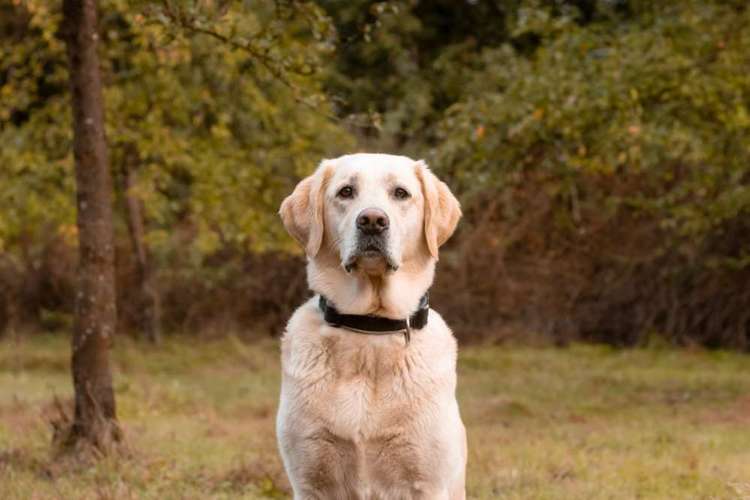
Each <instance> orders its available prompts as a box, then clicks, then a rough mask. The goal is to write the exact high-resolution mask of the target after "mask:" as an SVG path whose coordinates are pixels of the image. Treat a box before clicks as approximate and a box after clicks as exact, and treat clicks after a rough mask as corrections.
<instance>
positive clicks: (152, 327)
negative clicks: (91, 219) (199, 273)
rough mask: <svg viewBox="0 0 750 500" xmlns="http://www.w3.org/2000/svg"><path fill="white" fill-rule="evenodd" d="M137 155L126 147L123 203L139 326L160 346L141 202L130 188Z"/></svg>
mask: <svg viewBox="0 0 750 500" xmlns="http://www.w3.org/2000/svg"><path fill="white" fill-rule="evenodd" d="M137 162H138V152H137V151H136V150H135V149H134V146H129V147H127V148H126V151H125V155H124V158H123V175H122V179H123V181H122V191H123V199H124V200H125V212H126V219H127V222H128V233H129V234H130V242H131V244H132V245H133V251H134V253H135V257H136V265H137V268H138V269H137V276H136V277H137V280H138V292H137V294H138V296H137V298H136V303H137V305H138V311H137V314H138V315H139V316H138V327H139V329H140V330H141V331H142V332H143V333H145V334H146V338H147V339H148V340H150V341H151V342H153V343H154V344H159V343H161V300H160V297H159V292H158V290H157V289H156V284H155V283H154V272H153V268H152V266H151V256H150V255H149V251H148V246H147V245H146V242H145V240H144V238H143V233H144V229H143V227H144V220H143V203H141V200H140V199H139V198H138V196H136V195H135V193H134V192H133V189H134V187H135V185H136V184H137V175H138V173H137V168H138V167H137Z"/></svg>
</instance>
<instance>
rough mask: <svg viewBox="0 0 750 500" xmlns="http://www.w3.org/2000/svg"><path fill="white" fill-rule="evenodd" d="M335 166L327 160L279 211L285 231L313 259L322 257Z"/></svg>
mask: <svg viewBox="0 0 750 500" xmlns="http://www.w3.org/2000/svg"><path fill="white" fill-rule="evenodd" d="M331 166H332V164H331V162H330V161H329V160H323V161H322V162H321V164H320V166H319V167H318V169H317V170H316V171H315V172H314V173H313V174H312V175H310V176H309V177H306V178H304V179H302V180H301V181H300V183H299V184H297V187H295V188H294V191H293V192H292V194H290V195H289V196H287V197H286V198H285V199H284V201H283V202H282V203H281V208H280V209H279V214H280V215H281V220H282V221H283V222H284V227H285V228H286V230H287V231H288V232H289V234H291V235H292V236H293V237H294V239H296V240H297V241H299V242H300V244H301V245H302V246H303V247H304V248H305V252H306V253H307V255H308V256H310V257H315V256H316V255H317V254H318V251H320V246H321V245H322V243H323V233H324V232H325V226H324V222H323V221H324V217H323V200H324V194H325V186H326V184H327V182H328V178H329V177H330V174H331V171H332V168H331Z"/></svg>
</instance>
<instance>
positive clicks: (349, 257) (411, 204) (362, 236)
mask: <svg viewBox="0 0 750 500" xmlns="http://www.w3.org/2000/svg"><path fill="white" fill-rule="evenodd" d="M280 213H281V218H282V220H283V221H284V225H285V226H286V229H287V231H289V233H290V234H291V235H292V236H293V237H294V238H295V239H297V240H298V241H299V242H300V243H301V244H302V245H303V246H304V248H305V251H306V253H307V255H308V257H309V258H311V259H314V258H316V257H317V256H318V254H319V253H320V252H322V251H326V252H331V253H333V254H334V255H335V256H336V257H337V258H338V259H339V261H340V263H341V266H342V267H343V268H344V269H345V270H346V271H347V272H364V273H366V274H368V275H378V274H386V273H393V272H395V271H397V270H398V269H399V268H400V267H401V266H402V265H403V264H404V263H407V262H409V261H410V260H413V259H415V258H418V257H424V256H427V257H428V258H432V259H434V260H437V258H438V248H439V247H440V245H442V244H443V243H445V241H446V240H447V239H448V238H449V237H450V235H451V234H452V233H453V231H454V229H455V228H456V224H457V223H458V219H459V218H460V216H461V210H460V207H459V203H458V201H457V200H456V198H455V197H454V196H453V194H452V193H451V192H450V190H449V189H448V187H447V186H446V185H445V183H443V182H441V181H440V180H438V179H437V177H435V175H434V174H433V173H432V172H430V170H429V168H428V167H427V165H426V164H425V163H424V162H423V161H414V160H412V159H410V158H407V157H404V156H393V155H382V154H354V155H348V156H342V157H340V158H337V159H335V160H324V161H323V162H322V163H321V164H320V166H319V167H318V169H317V170H316V171H315V172H314V173H313V174H312V175H311V176H309V177H307V178H306V179H303V180H302V181H301V182H300V183H299V184H298V185H297V187H296V188H295V190H294V192H293V193H292V194H291V195H290V196H288V197H287V198H286V199H285V200H284V202H283V203H282V204H281V210H280Z"/></svg>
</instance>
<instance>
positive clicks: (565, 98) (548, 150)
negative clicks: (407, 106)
mask: <svg viewBox="0 0 750 500" xmlns="http://www.w3.org/2000/svg"><path fill="white" fill-rule="evenodd" d="M523 12H524V15H523V16H520V17H519V20H518V21H517V24H516V26H515V28H514V31H515V32H516V33H519V32H522V33H527V32H529V31H531V32H533V33H535V34H536V35H537V37H538V38H539V39H540V40H542V42H541V44H540V46H539V48H537V49H536V50H535V51H534V53H533V55H532V56H531V57H526V56H525V55H523V54H519V53H518V52H517V51H515V50H514V49H513V48H512V47H511V46H509V45H504V46H501V47H498V48H494V49H488V50H484V51H483V52H482V54H481V59H482V62H483V63H482V69H480V70H478V71H475V72H473V73H471V74H469V75H467V78H466V83H465V86H464V96H463V98H462V99H461V100H460V101H459V102H458V103H456V104H455V105H453V106H452V107H451V108H450V109H449V110H448V112H447V113H446V114H445V116H444V117H443V119H442V120H441V122H440V125H439V128H440V134H439V138H440V141H439V143H440V146H439V148H438V152H437V155H436V158H437V162H438V163H439V164H440V165H445V166H446V167H447V168H448V170H449V171H450V172H451V173H452V174H453V177H454V179H455V180H456V182H458V183H459V184H460V185H461V186H462V188H463V190H464V191H466V192H476V191H481V190H484V189H487V188H488V187H489V186H495V189H513V188H514V187H517V186H518V185H519V183H521V182H525V181H527V180H528V177H527V176H528V173H529V172H535V173H537V174H538V175H539V176H540V177H542V178H544V179H546V181H545V186H546V188H547V189H549V190H551V191H552V193H553V194H554V196H555V197H556V198H557V200H558V203H559V214H560V215H561V220H564V221H566V223H567V224H570V225H571V226H575V227H576V228H577V229H582V228H583V229H585V226H586V225H587V224H590V223H591V221H584V220H581V218H580V214H581V213H582V212H584V211H587V210H588V211H589V212H590V213H591V212H593V213H594V214H596V215H597V216H600V215H601V210H602V208H604V207H610V209H612V210H611V211H610V213H612V214H614V213H615V211H614V209H615V208H622V209H626V210H627V209H635V210H640V211H643V212H645V213H646V214H649V215H653V216H655V217H657V218H658V220H659V221H660V224H661V227H662V228H664V229H665V230H668V231H669V233H671V234H673V235H674V236H676V237H681V238H684V240H683V241H687V242H689V244H690V245H691V246H692V248H695V247H698V246H699V245H700V244H701V243H703V242H704V241H705V240H706V238H711V237H715V235H716V232H717V231H721V230H722V228H724V227H726V225H727V224H730V223H732V222H733V221H735V220H736V219H738V218H739V217H742V216H743V215H746V214H747V213H748V210H750V183H749V181H750V149H748V147H747V145H748V144H749V143H750V112H749V111H748V108H749V107H750V76H748V75H750V73H748V71H747V68H748V66H749V65H750V59H749V58H748V54H750V31H748V29H747V26H748V22H749V21H750V10H749V9H747V8H745V6H744V5H741V4H736V5H732V4H731V3H718V2H717V3H712V2H692V1H682V2H677V3H673V2H670V3H661V4H659V5H658V6H650V7H648V9H644V11H643V12H640V13H639V15H632V14H631V16H630V17H629V18H623V17H612V18H610V19H608V20H606V21H602V22H597V23H592V24H588V25H586V26H580V25H579V24H577V22H576V18H575V16H574V15H568V16H562V17H559V18H557V19H555V21H554V22H552V21H551V18H552V16H551V14H550V13H549V12H548V11H547V10H544V9H527V10H525V11H523ZM628 185H631V186H635V187H636V188H635V189H633V188H632V187H631V188H628V187H627V186H628ZM508 208H509V209H511V208H512V207H508ZM566 213H567V215H565V214H566ZM717 257H721V258H724V259H725V260H726V261H727V262H731V263H732V264H733V265H735V266H740V267H744V266H746V265H747V264H748V263H750V260H748V257H747V254H745V253H742V254H740V255H720V256H717Z"/></svg>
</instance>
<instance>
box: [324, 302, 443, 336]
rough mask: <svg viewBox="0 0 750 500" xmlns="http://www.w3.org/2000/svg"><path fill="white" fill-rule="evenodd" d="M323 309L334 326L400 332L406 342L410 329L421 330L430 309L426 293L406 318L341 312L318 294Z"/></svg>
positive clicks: (368, 332)
mask: <svg viewBox="0 0 750 500" xmlns="http://www.w3.org/2000/svg"><path fill="white" fill-rule="evenodd" d="M318 305H319V306H320V310H321V311H323V318H324V319H325V320H326V323H328V324H329V325H331V326H333V327H335V328H346V329H347V330H351V331H353V332H357V333H363V334H366V335H388V334H391V333H402V332H403V334H404V338H406V343H407V344H408V343H409V341H410V340H411V330H421V329H422V328H424V326H425V325H426V324H427V316H428V313H429V311H430V301H429V297H428V294H427V293H425V294H424V295H422V298H421V299H419V305H418V306H417V310H416V312H414V314H412V315H411V316H409V318H408V319H391V318H384V317H382V316H371V315H369V314H368V315H364V314H341V313H340V312H338V311H337V310H336V308H335V307H334V306H333V304H331V303H330V302H329V301H328V300H327V299H326V298H325V297H323V296H322V295H321V296H320V301H319V303H318Z"/></svg>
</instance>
